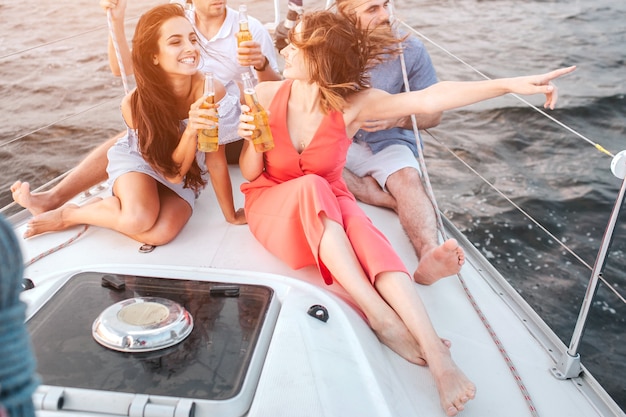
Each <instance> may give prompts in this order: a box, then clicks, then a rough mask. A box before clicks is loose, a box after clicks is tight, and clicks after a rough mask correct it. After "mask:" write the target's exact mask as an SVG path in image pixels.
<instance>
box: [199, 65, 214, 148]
mask: <svg viewBox="0 0 626 417" xmlns="http://www.w3.org/2000/svg"><path fill="white" fill-rule="evenodd" d="M211 104H215V85H214V84H213V73H211V72H207V73H205V74H204V101H203V102H202V104H201V105H200V108H201V109H210V108H212V106H211ZM207 118H208V119H209V120H213V121H214V122H215V126H214V127H212V128H209V129H198V150H199V151H201V152H215V151H217V148H218V147H219V144H218V140H219V135H218V118H217V116H207Z"/></svg>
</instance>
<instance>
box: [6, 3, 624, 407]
mask: <svg viewBox="0 0 626 417" xmlns="http://www.w3.org/2000/svg"><path fill="white" fill-rule="evenodd" d="M129 3H130V4H129V6H128V7H129V10H128V13H127V15H128V16H129V17H130V18H131V19H129V22H128V32H129V33H131V31H132V27H133V26H134V22H135V21H134V20H133V19H132V17H135V16H138V15H139V13H140V11H142V10H145V9H146V8H148V7H150V6H151V5H154V4H158V3H161V2H160V1H156V0H142V1H130V2H129ZM238 4H239V2H233V1H231V2H230V5H231V6H233V7H236V6H237V5H238ZM323 4H324V2H322V1H319V0H316V1H315V2H313V1H307V0H305V6H307V5H309V6H319V5H323ZM248 6H249V9H250V12H251V14H252V15H254V16H257V17H259V18H261V19H262V20H265V21H269V20H271V19H273V10H272V5H271V2H270V1H269V0H254V1H250V2H248ZM396 9H397V10H399V11H401V13H399V15H400V16H401V17H402V19H403V20H404V21H406V22H407V23H409V24H411V25H412V26H413V27H415V28H416V29H417V30H419V31H420V32H421V33H423V34H424V35H425V36H427V37H428V38H429V39H431V40H432V41H434V42H436V43H437V44H438V45H441V46H442V47H445V48H446V49H447V50H448V51H449V53H450V54H453V55H455V56H457V57H459V58H460V59H462V60H463V61H465V62H466V63H467V64H469V65H471V66H472V67H474V68H476V69H477V70H479V71H480V72H482V73H483V74H485V75H487V76H489V77H506V76H513V75H521V74H530V73H535V72H543V71H547V70H549V69H553V68H558V67H561V66H567V65H573V64H575V65H577V66H578V70H577V71H576V72H575V73H574V74H572V75H570V76H568V77H566V78H564V79H562V80H559V81H558V83H557V84H558V86H559V87H560V89H561V94H560V97H561V99H560V102H559V105H558V109H557V110H554V111H549V112H548V113H549V114H550V115H551V116H553V117H555V118H556V119H557V120H559V121H561V122H562V123H564V124H566V125H567V126H569V127H570V128H571V129H573V130H575V131H577V132H580V134H582V135H583V136H584V137H586V138H587V140H585V139H581V138H580V137H578V136H577V135H575V134H573V133H571V132H569V131H567V130H565V129H563V128H562V127H560V126H558V125H556V124H555V123H554V122H552V121H550V120H548V119H546V118H545V117H543V116H542V115H540V114H539V113H538V112H536V111H535V110H533V109H530V108H529V107H528V106H527V105H525V104H523V103H521V102H519V101H518V100H516V99H515V98H512V97H506V98H502V99H497V100H492V101H490V102H488V103H482V104H479V105H474V106H471V107H468V108H465V109H463V110H458V111H453V112H448V113H446V114H445V116H444V119H443V121H442V123H441V125H440V126H439V127H438V128H436V129H433V130H432V135H433V136H434V138H433V137H430V136H428V135H425V140H426V145H425V155H426V162H427V166H428V171H429V174H430V177H431V181H432V185H433V188H434V192H435V195H436V197H437V201H438V204H439V206H440V209H441V210H442V211H443V212H444V213H445V215H446V216H447V217H448V218H449V219H451V220H452V221H453V223H454V224H455V225H456V226H457V227H458V228H459V229H461V230H462V231H463V232H465V234H466V235H467V236H468V238H469V239H470V240H471V241H472V242H473V243H474V244H475V246H476V247H477V248H479V250H481V251H482V253H483V254H484V255H485V256H486V257H487V258H488V259H489V260H490V261H491V262H492V263H493V264H494V265H495V266H496V268H497V269H498V270H499V271H500V272H501V273H502V274H503V276H504V277H505V278H506V279H507V280H508V281H509V282H510V283H511V284H512V285H513V286H514V287H515V288H516V289H517V290H518V291H519V292H520V293H521V294H522V295H523V296H524V298H525V299H526V300H527V301H528V302H529V303H530V304H531V305H532V306H533V308H535V309H536V310H537V312H538V313H539V314H540V315H541V316H542V317H543V318H544V320H545V321H546V322H547V323H548V324H549V325H550V327H552V328H553V329H554V330H555V332H556V333H557V334H558V335H559V337H560V338H561V339H562V340H563V342H564V343H565V344H569V340H570V338H571V335H572V331H573V329H574V323H575V321H576V318H577V316H578V311H579V308H580V306H581V303H582V297H583V296H584V294H585V290H586V286H587V281H588V279H589V277H590V276H591V271H590V269H589V268H588V267H587V266H585V264H587V265H590V266H593V264H594V262H595V259H596V255H597V252H598V249H599V247H600V243H601V240H602V237H603V234H604V230H605V227H606V225H607V221H608V219H609V215H610V212H611V210H612V208H613V205H614V202H615V198H616V196H617V192H618V189H619V187H620V185H621V181H620V180H618V179H617V178H615V177H614V176H613V175H612V174H611V172H610V169H609V167H610V163H611V157H609V156H607V155H605V154H603V153H600V152H599V151H598V150H596V149H595V148H594V146H593V145H592V144H590V143H589V142H592V143H597V144H599V145H601V146H603V147H604V148H606V149H608V150H609V151H610V152H611V153H613V154H616V153H617V152H619V151H621V150H624V149H626V101H625V99H624V95H625V93H626V85H625V79H626V63H625V62H626V24H625V23H624V22H626V2H624V1H623V0H596V1H594V2H589V1H573V0H561V1H523V2H522V1H518V0H486V1H478V0H456V1H452V0H450V1H445V0H444V1H441V0H437V1H435V0H429V1H419V0H403V1H399V0H398V1H397V2H396ZM106 36H107V29H106V20H105V18H104V14H103V13H102V11H101V10H100V9H99V7H98V5H97V2H94V1H93V0H58V1H55V2H41V1H34V0H24V1H20V2H18V1H8V2H7V1H5V2H0V91H1V92H2V95H1V96H0V114H3V115H4V116H3V118H2V121H3V122H2V123H0V172H1V173H2V175H1V177H0V207H1V206H4V205H5V204H7V203H8V202H10V195H9V193H8V188H9V186H10V184H11V183H12V182H13V180H14V179H17V178H20V179H22V180H28V181H31V182H32V183H33V185H34V186H35V187H36V186H39V185H41V184H44V183H45V182H47V181H49V180H51V179H53V178H54V177H56V176H58V175H59V174H61V173H63V172H65V171H66V170H68V169H69V168H71V167H72V166H74V165H75V164H76V163H77V162H78V161H79V160H80V159H81V158H82V157H83V156H84V155H85V153H86V152H88V151H89V150H90V149H92V148H93V147H94V146H95V145H97V144H99V143H101V142H102V140H103V139H104V138H106V137H109V136H111V135H113V134H114V133H116V132H117V131H119V130H120V128H121V126H122V121H121V119H120V117H119V111H118V105H119V100H120V99H121V96H122V94H123V89H122V86H121V83H120V81H119V80H117V79H114V78H113V77H111V75H110V72H109V70H108V65H107V61H106ZM42 45H44V46H42ZM428 49H429V51H430V53H431V55H432V57H433V61H434V63H435V66H436V68H437V70H438V74H439V77H440V78H441V79H448V80H452V79H455V80H458V79H465V80H472V79H480V78H481V77H480V76H479V75H478V74H477V73H476V72H475V71H474V70H472V69H470V68H468V67H467V66H466V65H463V64H460V63H459V61H458V60H456V59H454V58H452V57H451V56H450V55H449V54H448V53H446V52H443V51H441V50H440V49H439V48H438V47H436V46H435V45H430V44H428ZM529 101H530V102H531V103H532V104H534V105H538V106H540V105H541V104H542V102H541V100H540V99H534V98H533V99H529ZM59 119H64V120H63V121H62V122H61V123H57V124H55V125H54V126H51V127H46V126H48V125H49V124H52V123H53V122H55V121H57V120H59ZM29 132H32V133H30V134H28V133H29ZM22 136H24V137H23V138H21V139H17V138H20V137H22ZM452 153H454V155H456V157H458V158H460V159H462V160H463V161H464V162H465V163H467V164H468V165H469V166H470V167H471V168H472V169H473V170H476V171H477V172H478V173H479V174H480V175H481V176H483V177H484V178H485V181H487V182H488V183H490V184H492V186H493V187H495V188H497V189H498V190H499V191H500V192H502V193H503V194H504V195H506V197H507V198H508V199H510V200H511V201H513V202H514V203H515V204H516V205H518V206H520V207H521V208H522V209H523V210H524V211H525V212H526V213H527V214H528V215H529V216H531V217H532V218H533V220H531V219H529V218H528V217H526V216H525V215H522V214H520V212H519V211H518V210H517V209H515V208H514V207H513V206H512V205H511V204H510V203H509V202H508V201H506V200H505V199H504V198H503V197H502V196H501V195H500V194H498V193H497V192H496V191H494V189H493V188H492V186H491V185H488V184H487V183H486V182H485V181H483V180H481V179H480V178H478V177H476V176H475V175H473V174H472V173H471V172H470V169H469V168H467V167H466V166H465V165H464V164H463V163H461V162H459V160H458V159H457V158H456V157H455V156H453V155H452ZM535 222H536V223H538V224H540V225H541V226H542V227H544V228H546V229H547V230H548V231H549V232H550V233H551V234H552V235H553V236H554V238H552V237H550V236H549V235H547V234H546V233H545V232H543V231H542V230H540V227H539V226H537V224H536V223H535ZM625 237H626V226H625V221H624V220H623V219H622V220H621V221H620V222H619V223H618V226H617V231H616V234H615V237H614V239H613V242H612V244H611V246H610V250H609V253H608V258H607V263H606V268H605V271H604V278H605V279H606V281H607V282H608V283H609V285H610V286H612V287H613V288H614V289H615V290H616V291H618V292H619V293H620V294H622V297H623V296H624V295H625V294H626V273H625V272H624V271H625V270H626V268H625V267H624V265H625V264H626V262H625V261H626V259H625V258H626V239H625ZM559 242H560V243H561V244H559ZM569 251H572V252H573V253H575V254H576V255H575V256H574V255H571V254H570V253H569ZM581 260H582V261H581ZM625 318H626V307H625V306H624V303H623V302H622V301H621V300H620V298H619V297H618V296H616V295H615V294H614V293H613V292H611V291H610V290H609V289H608V288H607V285H606V284H604V283H602V284H601V285H600V289H599V290H598V294H597V297H596V299H595V302H594V303H593V307H592V309H591V314H590V319H589V325H588V327H587V329H586V332H585V335H584V338H583V343H582V345H581V349H580V353H581V357H582V362H583V364H584V365H585V367H587V368H588V369H589V370H590V371H591V372H592V374H593V375H594V377H596V379H598V380H599V381H600V382H601V383H602V384H603V385H604V386H605V388H606V389H607V390H608V391H609V393H610V394H611V395H612V396H613V397H614V398H615V399H616V401H617V402H618V403H619V404H620V405H621V406H622V408H626V334H625V332H626V323H625Z"/></svg>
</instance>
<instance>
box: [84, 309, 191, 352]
mask: <svg viewBox="0 0 626 417" xmlns="http://www.w3.org/2000/svg"><path fill="white" fill-rule="evenodd" d="M192 329H193V318H192V317H191V314H189V312H188V311H187V310H186V309H185V308H184V307H183V306H181V305H180V304H178V303H176V302H174V301H172V300H168V299H166V298H159V297H136V298H129V299H127V300H123V301H120V302H118V303H115V304H113V305H112V306H110V307H108V308H107V309H105V310H104V311H103V312H102V313H100V315H99V316H98V318H97V319H96V320H95V321H94V322H93V326H92V335H93V338H94V339H95V340H96V342H98V343H100V344H101V345H103V346H105V347H107V348H109V349H113V350H117V351H120V352H150V351H153V350H158V349H165V348H168V347H170V346H174V345H176V344H177V343H180V342H181V341H183V340H184V339H185V338H186V337H187V336H189V334H190V333H191V330H192Z"/></svg>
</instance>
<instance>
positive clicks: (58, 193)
mask: <svg viewBox="0 0 626 417" xmlns="http://www.w3.org/2000/svg"><path fill="white" fill-rule="evenodd" d="M125 133H126V132H121V133H119V134H118V135H117V136H115V137H113V138H111V139H109V140H107V141H106V142H104V143H103V144H101V145H99V146H98V147H97V148H96V149H94V150H93V151H91V152H90V153H89V154H88V155H87V157H85V159H83V160H82V161H81V162H80V163H79V164H78V165H77V166H76V168H74V169H73V170H72V171H71V172H70V173H69V174H68V175H67V176H66V177H65V178H63V179H62V180H61V181H60V182H59V183H58V184H56V185H55V186H54V187H52V188H51V189H50V190H48V191H44V192H41V193H31V191H30V184H28V183H27V182H21V181H16V182H15V183H13V185H12V186H11V193H12V194H13V200H14V201H15V202H16V203H17V204H19V205H20V206H22V207H24V208H25V209H27V210H28V211H30V212H31V213H32V214H33V215H37V214H41V213H44V212H46V211H50V210H53V209H56V208H58V207H60V206H61V205H62V204H65V203H66V202H67V201H68V200H69V199H71V198H72V197H74V196H75V195H77V194H78V193H80V192H82V191H85V190H87V189H89V188H91V187H93V186H94V185H96V184H98V183H100V182H102V181H104V180H106V178H107V173H106V168H107V164H108V160H107V151H108V150H109V148H110V147H111V146H113V144H114V143H115V142H116V141H117V139H119V138H120V137H121V136H123V135H124V134H125Z"/></svg>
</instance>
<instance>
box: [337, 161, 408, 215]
mask: <svg viewBox="0 0 626 417" xmlns="http://www.w3.org/2000/svg"><path fill="white" fill-rule="evenodd" d="M343 179H344V180H345V181H346V185H347V186H348V189H349V190H350V192H351V193H352V194H354V196H355V197H356V199H357V200H359V201H362V202H364V203H366V204H371V205H373V206H379V207H385V208H389V209H392V210H393V211H395V212H397V205H396V199H395V198H393V196H392V195H391V194H389V193H387V192H385V191H384V190H383V189H382V188H380V185H378V182H376V180H375V179H374V177H372V176H371V175H366V176H365V177H358V176H356V175H354V173H352V171H350V170H348V169H344V170H343Z"/></svg>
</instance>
